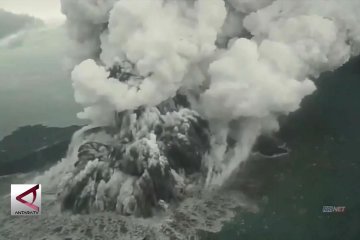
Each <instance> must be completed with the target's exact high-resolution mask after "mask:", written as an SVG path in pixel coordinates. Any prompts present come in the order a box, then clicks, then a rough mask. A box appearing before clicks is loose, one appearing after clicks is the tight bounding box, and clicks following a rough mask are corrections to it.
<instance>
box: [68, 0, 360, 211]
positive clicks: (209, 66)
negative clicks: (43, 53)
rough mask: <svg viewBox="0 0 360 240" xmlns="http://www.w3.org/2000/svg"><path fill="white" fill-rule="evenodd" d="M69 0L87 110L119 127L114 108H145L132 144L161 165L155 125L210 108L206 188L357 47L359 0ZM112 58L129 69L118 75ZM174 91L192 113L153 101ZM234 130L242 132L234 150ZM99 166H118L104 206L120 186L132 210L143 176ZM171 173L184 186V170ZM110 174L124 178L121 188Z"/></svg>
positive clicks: (106, 185)
mask: <svg viewBox="0 0 360 240" xmlns="http://www.w3.org/2000/svg"><path fill="white" fill-rule="evenodd" d="M62 10H63V13H64V14H65V15H66V16H67V18H68V22H67V25H68V28H69V33H70V37H71V39H72V41H73V42H74V47H73V48H72V49H71V53H72V59H73V63H74V65H76V66H75V67H74V70H73V71H72V80H73V86H74V89H75V99H76V101H77V102H78V103H80V104H82V105H83V106H84V111H83V112H81V113H79V117H80V118H84V119H89V120H90V121H91V122H92V123H93V124H94V125H97V126H113V125H114V124H115V125H116V121H115V123H114V115H116V114H115V113H122V112H126V111H130V112H131V111H136V110H137V109H139V108H145V109H147V110H145V112H146V114H145V115H144V116H143V117H141V118H140V119H139V121H143V122H142V123H141V122H140V123H136V119H135V118H132V117H130V120H129V122H130V125H129V128H131V129H132V130H131V129H130V130H129V131H132V132H133V134H134V136H136V139H138V138H140V136H141V138H143V137H144V139H145V140H144V139H143V140H142V141H139V142H141V143H138V142H137V143H136V144H140V145H141V146H142V147H141V148H140V149H143V150H144V149H148V148H149V149H150V150H149V151H150V156H151V157H150V158H151V160H149V162H152V161H155V163H156V164H160V165H162V164H164V161H165V162H166V160H164V159H163V158H162V157H161V156H159V155H161V154H160V153H159V151H160V150H159V149H160V148H159V146H158V143H157V141H158V139H156V136H155V135H154V134H153V131H155V130H154V129H155V127H154V126H155V125H156V124H158V123H159V122H163V123H164V124H168V125H169V126H172V127H174V129H175V128H176V129H177V127H175V126H177V125H176V124H175V123H172V122H173V121H175V120H176V119H177V120H176V121H178V122H181V124H183V125H182V126H187V125H186V124H189V123H188V122H189V121H190V122H191V121H192V120H189V119H192V118H193V117H194V116H196V117H200V118H201V119H204V120H205V121H206V122H207V123H208V124H209V128H210V150H209V152H208V153H207V154H204V155H203V156H202V157H203V159H202V160H203V165H204V166H205V168H206V170H207V176H206V181H205V182H206V184H207V186H209V187H212V186H221V185H222V184H223V183H224V182H225V181H226V180H227V179H228V178H229V176H230V175H231V174H232V172H233V171H234V170H235V169H237V168H238V167H239V165H240V163H241V162H243V161H245V160H246V159H247V158H248V157H249V155H250V153H251V151H252V147H253V145H254V143H255V142H256V139H257V137H258V136H260V135H262V134H268V133H271V132H273V131H276V130H278V128H279V126H278V122H277V118H278V117H279V116H281V115H286V114H288V113H290V112H293V111H296V110H297V109H298V108H299V107H300V103H301V101H302V99H303V98H304V97H305V96H307V95H309V94H311V93H313V92H314V91H315V85H314V83H313V79H315V78H316V77H318V76H319V74H320V73H322V72H324V71H330V70H334V69H336V68H338V67H340V66H341V65H342V64H344V63H345V62H347V61H348V60H349V59H350V58H351V57H352V56H354V55H357V54H359V52H360V27H358V23H359V22H360V15H358V14H357V13H358V12H360V2H359V1H337V0H305V1H289V0H275V1H273V0H259V1H253V0H184V1H178V0H151V1H150V0H143V1H142V0H79V1H72V0H62ZM114 66H121V68H122V69H123V71H125V72H126V73H127V74H128V76H131V77H130V78H129V80H127V81H119V79H118V78H117V77H114V76H112V72H111V69H112V68H113V67H114ZM178 93H181V94H182V95H184V96H186V98H187V101H188V102H189V104H190V106H189V108H191V109H192V110H191V111H190V110H189V111H190V113H189V114H185V115H181V114H180V115H179V116H180V118H179V116H178V117H176V116H175V115H176V114H175V113H169V114H170V115H171V114H172V115H171V116H170V117H169V115H166V114H165V115H164V114H163V113H161V114H160V113H158V112H157V110H155V108H154V107H156V106H159V105H161V104H162V103H164V102H166V101H168V100H169V99H172V98H174V97H175V96H176V95H177V94H178ZM174 114H175V115H174ZM131 116H133V115H131ZM166 116H167V117H166ZM174 119H175V120H174ZM179 119H180V120H179ZM131 124H132V125H131ZM140 125H142V126H140ZM139 129H140V130H139ZM187 129H189V127H188V128H187ZM174 131H177V130H174ZM180 132H181V131H180ZM119 136H123V135H121V134H120V135H119ZM184 136H185V135H182V138H185V137H184ZM229 138H230V139H232V140H233V141H234V142H235V144H234V147H233V148H232V149H230V150H229V142H228V140H229ZM184 141H185V140H184ZM127 151H128V150H127ZM144 151H145V150H144ZM130 155H131V154H130ZM140 155H141V154H140ZM90 164H91V165H90ZM94 164H100V165H101V164H102V163H101V161H100V162H97V161H93V162H91V163H89V164H88V166H86V168H85V169H84V170H83V172H81V173H79V175H78V176H77V177H82V176H86V175H87V174H88V172H87V171H89V172H91V171H90V170H91V169H90V168H91V167H94ZM149 164H150V163H149ZM150 165H151V164H150ZM162 166H164V168H165V165H162ZM102 174H105V175H106V174H110V175H111V174H112V175H111V177H109V180H108V181H107V182H106V181H101V182H100V183H99V184H98V185H97V193H96V197H95V198H96V200H95V202H96V204H97V206H98V207H99V208H100V209H104V198H105V195H106V194H107V193H106V192H107V189H111V190H109V191H110V192H111V194H110V195H114V196H117V195H118V201H117V204H118V205H117V206H116V209H118V208H122V206H123V208H124V209H123V210H122V211H124V212H126V213H129V214H130V213H131V212H132V211H133V209H132V205H133V202H134V201H135V200H134V195H136V194H137V191H138V190H137V189H136V187H133V182H134V181H135V179H133V178H131V177H126V176H125V175H123V174H122V173H119V172H114V173H108V172H106V171H105V170H104V172H102ZM171 174H172V175H173V178H174V179H177V180H175V182H177V185H176V186H177V187H179V186H180V185H182V184H180V182H181V181H183V180H184V179H186V177H184V176H180V175H181V174H180V175H179V176H178V173H176V172H172V173H171ZM143 177H144V179H145V180H143V181H146V179H147V177H148V176H147V175H146V174H145V175H144V176H143ZM76 179H77V178H76V177H75V178H74V179H73V180H72V181H73V182H74V181H75V182H76V181H78V180H76ZM79 181H80V180H79ZM112 183H117V184H118V185H122V186H123V187H121V188H119V189H113V187H110V185H114V184H112ZM94 184H95V183H94ZM94 184H88V185H87V187H89V188H91V187H96V186H95V185H94ZM139 184H140V185H141V183H139ZM115 185H116V184H115ZM84 191H85V190H84ZM86 191H89V192H91V191H93V190H91V189H88V190H86ZM86 191H85V192H86ZM175 195H176V196H178V195H179V194H175ZM119 204H120V205H119ZM121 204H123V205H121Z"/></svg>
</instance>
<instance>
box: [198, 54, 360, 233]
mask: <svg viewBox="0 0 360 240" xmlns="http://www.w3.org/2000/svg"><path fill="white" fill-rule="evenodd" d="M359 67H360V58H359V57H357V58H354V59H352V60H351V61H349V62H348V63H347V64H345V65H344V66H343V67H341V68H339V69H338V70H336V71H334V72H327V73H324V74H322V75H321V76H320V78H319V79H318V80H317V81H316V85H317V88H318V90H317V91H316V92H315V93H314V94H313V95H311V96H309V97H307V98H305V99H304V101H303V102H302V107H301V109H300V110H298V111H297V112H294V113H292V114H290V115H289V116H288V117H287V118H286V119H284V120H283V122H282V128H281V130H280V132H279V136H280V137H281V139H283V140H284V141H286V142H287V145H288V146H289V147H290V149H291V152H290V154H289V155H288V156H286V157H280V158H275V159H253V160H249V161H248V162H247V163H245V165H244V166H243V167H242V170H241V171H239V173H238V174H237V175H236V176H235V177H234V179H232V180H231V181H230V185H229V187H230V188H235V189H236V188H238V189H240V190H241V191H243V192H245V193H246V194H247V195H249V196H250V197H251V198H252V199H254V201H255V202H257V203H258V206H259V211H258V212H255V213H254V212H249V211H244V210H241V209H240V210H239V211H237V215H236V217H235V218H234V220H233V221H232V222H229V223H227V224H225V226H224V228H223V229H222V231H221V232H220V233H206V232H201V233H200V235H201V239H208V240H211V239H226V240H233V239H234V240H235V239H251V240H257V239H259V240H260V239H261V240H282V239H284V240H285V239H286V240H303V239H309V240H312V239H317V240H338V239H343V240H355V239H360V229H359V226H360V188H359V185H358V184H357V183H358V181H359V179H360V171H359V170H360V169H359V168H360V163H359V158H358V146H359V144H360V126H359V124H358V123H359V122H360V95H359V94H358V89H360V81H359V79H360V68H359ZM323 206H345V212H343V213H335V212H333V213H323V210H322V208H323Z"/></svg>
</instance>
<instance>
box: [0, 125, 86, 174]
mask: <svg viewBox="0 0 360 240" xmlns="http://www.w3.org/2000/svg"><path fill="white" fill-rule="evenodd" d="M79 128H80V127H79V126H70V127H66V128H57V127H45V126H42V125H35V126H25V127H21V128H19V129H17V130H16V131H14V132H13V133H12V134H10V135H8V136H6V137H5V138H4V139H3V140H2V141H1V142H0V175H8V174H13V173H25V172H30V171H33V170H38V169H42V168H43V167H44V166H46V165H49V164H52V163H54V162H56V161H58V160H60V158H61V157H63V156H64V154H65V153H66V150H67V148H68V145H69V143H70V140H71V137H72V135H73V133H74V132H75V131H77V130H78V129H79Z"/></svg>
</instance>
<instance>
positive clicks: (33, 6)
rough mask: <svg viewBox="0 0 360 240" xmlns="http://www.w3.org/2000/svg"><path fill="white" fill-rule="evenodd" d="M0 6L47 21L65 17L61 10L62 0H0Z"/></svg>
mask: <svg viewBox="0 0 360 240" xmlns="http://www.w3.org/2000/svg"><path fill="white" fill-rule="evenodd" d="M0 8H3V9H5V10H7V11H11V12H14V13H25V14H28V15H32V16H35V17H37V18H41V19H43V20H47V21H54V20H56V21H58V20H62V19H64V16H63V15H62V14H61V10H60V0H0Z"/></svg>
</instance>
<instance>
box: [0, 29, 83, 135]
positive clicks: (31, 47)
mask: <svg viewBox="0 0 360 240" xmlns="http://www.w3.org/2000/svg"><path fill="white" fill-rule="evenodd" d="M15 35H16V34H15ZM15 35H14V37H15V38H17V40H16V41H17V45H16V46H8V47H5V46H0V52H1V54H0V112H1V116H0V140H1V139H2V138H3V137H4V136H6V135H8V134H10V133H11V132H12V131H14V130H15V129H17V128H19V127H21V126H27V125H34V124H43V125H46V126H56V127H66V126H70V125H74V124H79V123H81V122H80V121H79V119H77V117H76V113H77V112H79V111H80V109H81V108H80V106H79V105H77V104H76V103H75V100H74V97H73V95H74V94H73V89H72V86H71V80H70V72H69V71H66V69H65V62H64V59H65V56H66V47H67V46H66V44H64V43H65V42H67V38H66V31H65V28H64V27H61V26H60V27H42V28H35V29H30V30H28V31H25V32H21V34H18V35H16V36H15Z"/></svg>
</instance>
